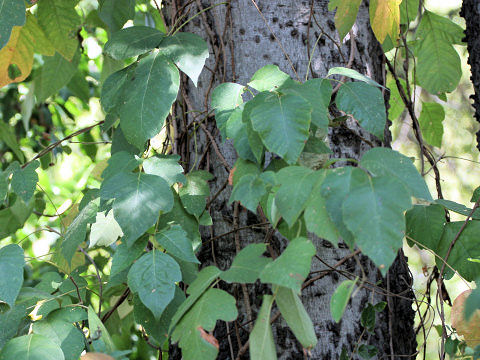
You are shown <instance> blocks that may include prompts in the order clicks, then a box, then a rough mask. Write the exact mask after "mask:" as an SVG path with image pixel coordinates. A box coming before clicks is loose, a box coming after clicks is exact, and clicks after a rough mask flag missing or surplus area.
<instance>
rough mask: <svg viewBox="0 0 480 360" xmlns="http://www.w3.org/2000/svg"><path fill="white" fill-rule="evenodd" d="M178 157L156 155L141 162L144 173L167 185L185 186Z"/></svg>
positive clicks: (184, 178)
mask: <svg viewBox="0 0 480 360" xmlns="http://www.w3.org/2000/svg"><path fill="white" fill-rule="evenodd" d="M179 161H180V156H179V155H157V156H152V157H150V158H148V159H146V160H145V161H144V162H143V169H144V170H145V173H147V174H151V175H156V176H160V177H161V178H163V179H164V180H165V181H166V182H167V183H168V185H173V184H175V183H182V184H185V183H186V182H187V178H186V177H185V175H184V174H183V167H182V165H180V164H179V163H178V162H179Z"/></svg>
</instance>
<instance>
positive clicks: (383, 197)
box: [342, 168, 412, 274]
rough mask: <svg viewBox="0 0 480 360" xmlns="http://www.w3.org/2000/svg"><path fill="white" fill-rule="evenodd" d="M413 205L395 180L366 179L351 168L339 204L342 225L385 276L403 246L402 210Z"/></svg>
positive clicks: (403, 224)
mask: <svg viewBox="0 0 480 360" xmlns="http://www.w3.org/2000/svg"><path fill="white" fill-rule="evenodd" d="M411 206H412V201H411V199H410V194H409V193H408V191H407V189H406V188H405V186H404V185H403V184H402V183H401V182H400V181H399V180H397V179H396V178H395V177H390V176H388V177H386V176H384V177H374V178H371V177H369V176H368V175H367V174H366V173H365V171H363V170H360V169H359V168H354V169H353V171H352V185H351V188H350V193H349V194H348V196H347V197H346V198H345V200H344V202H343V204H342V211H343V219H344V222H345V225H346V226H347V227H348V229H349V230H350V231H351V232H352V234H354V237H355V243H356V244H357V245H358V247H359V248H360V249H361V250H362V252H363V253H364V254H365V255H367V256H368V257H369V258H370V259H372V260H373V262H374V263H375V264H376V265H377V266H378V267H379V268H380V271H381V272H382V274H386V272H387V270H388V268H389V267H390V265H391V264H392V263H393V261H394V260H395V257H396V256H397V252H398V250H399V249H400V248H401V247H402V239H403V237H404V236H405V217H404V215H403V213H404V211H406V210H408V209H409V208H410V207H411Z"/></svg>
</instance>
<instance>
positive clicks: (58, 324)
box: [32, 316, 85, 360]
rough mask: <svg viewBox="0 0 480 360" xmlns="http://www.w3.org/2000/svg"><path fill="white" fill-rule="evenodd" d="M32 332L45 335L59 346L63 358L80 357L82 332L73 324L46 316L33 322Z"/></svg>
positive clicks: (82, 344)
mask: <svg viewBox="0 0 480 360" xmlns="http://www.w3.org/2000/svg"><path fill="white" fill-rule="evenodd" d="M32 329H33V333H34V334H38V335H42V336H45V337H46V338H48V339H50V340H51V341H52V342H54V343H55V344H56V345H58V346H60V348H61V349H62V351H63V355H64V356H65V360H76V359H78V358H79V357H80V354H81V353H82V351H83V349H84V348H85V342H84V339H83V334H82V332H81V331H80V330H79V329H77V328H76V327H75V326H74V325H73V324H71V323H70V322H67V321H62V320H61V319H59V318H51V317H50V316H48V317H47V319H45V320H41V321H36V322H35V323H34V324H33V327H32Z"/></svg>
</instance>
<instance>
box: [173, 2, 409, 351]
mask: <svg viewBox="0 0 480 360" xmlns="http://www.w3.org/2000/svg"><path fill="white" fill-rule="evenodd" d="M218 3H220V1H219V0H218V1H217V0H215V1H213V0H212V1H211V2H210V1H205V0H204V1H201V0H196V1H187V0H171V1H170V2H168V3H167V6H166V8H167V13H168V15H167V22H168V23H169V24H170V25H171V24H173V23H174V22H175V21H176V19H179V17H181V16H182V14H187V13H188V14H187V15H186V16H185V18H183V19H188V18H190V17H192V16H194V15H195V14H197V13H198V12H199V11H201V10H203V9H206V8H208V7H211V6H212V5H214V4H218ZM256 5H258V7H257V6H256ZM327 5H328V1H327V0H315V1H313V2H312V3H311V2H310V1H297V0H268V1H266V0H264V1H260V0H258V1H257V2H256V3H255V2H254V1H253V0H234V1H229V4H228V5H219V6H216V7H213V8H211V9H208V10H207V11H205V12H202V13H201V14H199V15H198V16H196V17H195V18H193V20H192V21H190V22H189V23H188V25H187V26H186V29H188V30H187V31H190V32H194V33H197V34H199V35H200V36H202V37H203V38H204V39H206V40H207V41H208V43H209V47H210V58H209V59H208V61H207V68H206V69H204V71H203V73H202V75H201V77H200V81H199V83H198V87H197V88H195V87H194V86H193V84H192V83H191V82H190V81H187V80H186V79H185V78H184V80H183V89H182V96H181V97H180V99H179V106H177V109H176V111H177V114H181V113H184V110H188V111H196V112H195V113H193V114H198V111H200V112H201V111H207V112H206V113H208V111H210V110H211V109H210V108H209V95H210V94H211V91H212V90H213V88H214V87H215V86H216V85H218V84H219V83H220V82H225V81H235V82H238V83H241V84H246V83H247V82H248V81H249V79H250V77H251V76H252V75H253V74H254V73H255V71H256V70H258V69H259V68H261V67H262V66H264V65H267V64H276V65H278V66H279V67H280V69H281V70H282V71H284V72H287V73H289V74H290V75H291V76H292V77H293V78H294V79H297V80H301V81H304V79H305V76H306V74H307V69H308V67H309V56H311V59H312V60H311V64H310V72H309V78H311V77H324V76H326V74H327V71H328V69H330V68H331V67H334V66H347V64H348V65H349V66H351V67H352V68H354V69H356V70H358V71H360V72H361V73H363V74H366V75H368V76H370V77H372V78H373V79H375V80H376V81H378V82H380V83H384V82H385V81H384V77H385V76H384V66H383V63H382V51H381V48H380V46H379V44H378V42H377V41H376V40H375V38H374V36H373V33H372V31H371V29H370V26H369V20H368V18H369V17H368V7H367V6H366V5H365V4H362V6H361V8H360V12H359V14H358V18H357V22H356V25H355V26H354V28H353V31H352V34H353V35H352V36H351V37H350V36H348V35H347V40H346V41H345V42H344V43H343V44H342V43H341V42H340V41H339V39H338V33H337V32H336V30H335V25H334V20H333V16H334V14H333V13H332V12H329V11H328V10H327ZM183 21H184V20H183ZM180 22H182V20H181V21H180ZM317 39H318V45H317V46H316V49H315V51H314V50H313V49H314V47H315V46H314V44H315V42H316V41H317ZM352 40H353V41H352ZM312 54H313V55H312ZM189 114H192V113H189ZM204 114H205V113H204ZM197 116H198V115H189V116H186V117H184V119H183V120H178V121H177V124H176V125H177V134H178V136H177V137H178V140H179V141H178V143H177V147H176V148H175V149H176V150H177V151H178V153H179V154H180V155H181V156H182V160H183V161H185V163H186V164H188V165H186V166H187V167H190V168H191V167H192V166H199V167H200V168H202V169H206V170H208V171H210V172H212V173H213V174H214V175H215V179H214V181H212V182H211V193H212V196H213V195H214V194H217V193H218V192H219V195H218V196H217V197H216V198H215V200H214V201H213V202H212V204H211V207H210V213H211V216H212V218H213V226H211V227H206V228H204V229H203V231H202V237H203V241H204V245H203V246H202V248H201V252H200V254H199V258H200V260H201V261H202V264H208V263H214V264H216V265H217V266H218V267H219V268H220V269H222V270H225V269H226V268H228V267H229V265H230V263H231V261H232V259H233V258H234V256H235V254H236V252H237V251H238V250H239V248H243V247H245V246H246V245H248V244H251V243H261V242H264V240H265V237H266V236H267V237H269V236H271V235H272V232H269V231H268V230H267V229H263V228H260V229H258V228H257V229H245V230H241V231H239V232H237V234H238V235H237V237H236V236H235V234H231V235H229V236H225V237H222V238H219V239H217V240H215V241H211V242H209V241H208V240H209V239H210V238H211V237H214V236H217V235H219V234H223V233H226V232H228V231H231V230H232V229H233V228H234V227H235V226H238V227H242V226H246V225H252V224H256V223H261V222H262V219H261V218H259V217H257V216H256V215H255V214H252V213H250V212H248V211H247V210H245V209H243V208H241V207H240V210H239V211H235V205H234V204H229V203H228V200H229V197H230V192H231V187H230V186H229V185H226V187H225V189H223V187H224V186H225V184H227V181H228V176H229V172H228V171H227V167H226V166H225V164H224V161H223V160H222V159H221V157H219V155H218V151H219V152H220V153H221V156H222V157H224V159H225V161H226V162H227V163H228V166H229V167H233V164H234V162H235V160H236V153H235V150H234V148H233V146H232V144H231V143H230V142H229V141H227V142H226V143H223V144H222V143H221V139H220V136H219V132H218V131H217V129H216V128H215V121H214V118H213V117H208V118H207V119H206V120H207V121H206V122H205V125H206V128H205V129H208V132H209V134H208V135H207V131H205V129H203V130H199V131H198V132H197V133H196V134H193V133H191V135H192V138H188V139H187V137H186V136H185V126H186V124H188V123H189V122H191V121H193V120H194V119H196V120H200V119H202V116H204V115H200V116H198V117H197ZM180 117H181V116H180ZM210 134H211V135H213V137H214V138H215V139H216V143H217V144H218V149H216V147H215V146H214V145H215V144H212V143H211V138H210V136H209V135H210ZM194 136H195V137H196V141H194V139H193V137H194ZM386 138H387V139H388V138H389V137H386ZM329 141H330V146H331V148H332V150H333V156H334V157H350V158H356V159H358V158H359V157H360V156H361V154H362V153H364V152H365V151H366V150H368V149H369V148H370V147H371V145H372V144H373V145H375V146H382V144H381V143H380V142H379V141H378V140H376V139H375V138H374V137H373V136H371V135H369V134H368V133H366V132H364V131H362V130H361V129H360V128H359V127H358V126H357V125H356V124H354V123H353V122H349V123H348V128H337V129H335V130H334V131H331V132H330V134H329ZM384 145H385V144H384ZM386 145H388V144H386ZM222 189H223V190H222ZM313 241H314V244H315V246H316V248H317V256H316V257H314V259H313V262H312V268H311V271H312V273H313V274H318V273H319V271H322V270H323V271H324V270H330V268H328V267H327V266H326V265H325V264H329V265H330V266H334V265H335V264H336V263H337V262H339V261H340V260H341V259H343V258H344V257H345V256H348V254H350V251H349V250H348V249H347V248H346V246H342V244H340V246H339V247H334V246H332V245H331V244H330V243H329V242H327V241H324V240H322V239H318V238H317V239H313ZM270 243H272V245H273V248H274V251H275V252H276V254H279V253H280V252H281V250H283V248H284V247H285V246H286V243H285V241H284V239H283V238H282V237H281V236H279V235H278V234H277V233H276V232H275V233H274V234H273V236H272V237H271V239H270ZM338 270H339V271H331V272H330V273H329V274H328V275H327V276H325V277H323V278H322V279H320V280H318V281H316V282H313V283H312V284H311V285H310V286H308V287H306V288H305V289H304V291H303V292H302V301H303V303H304V305H305V307H306V309H307V311H308V312H309V314H310V316H311V318H312V320H313V323H314V326H315V331H316V334H317V337H318V339H319V342H318V345H317V346H316V347H315V348H314V349H312V351H311V356H310V357H309V358H311V359H338V358H339V356H340V353H341V352H342V349H343V348H345V349H346V351H347V354H349V356H351V357H352V358H358V355H353V354H352V353H353V352H354V350H355V349H356V348H357V347H358V345H359V344H362V343H368V344H372V345H375V346H376V347H377V348H378V351H379V353H378V358H379V359H380V358H386V357H388V358H389V359H394V358H395V359H396V358H400V355H403V357H402V358H405V356H406V355H407V358H408V355H412V354H414V353H415V350H416V341H415V333H414V330H413V321H414V312H413V310H412V301H411V300H410V299H412V298H413V293H412V292H411V289H410V285H411V283H412V280H411V277H410V274H409V272H408V268H407V265H406V261H405V258H404V257H403V255H402V254H400V255H399V257H398V259H397V260H396V262H395V264H394V265H393V266H392V269H391V271H390V272H389V277H388V278H387V279H390V284H388V283H387V279H383V278H382V276H381V274H380V272H379V271H378V269H377V268H376V267H375V266H374V265H373V263H372V262H371V261H370V260H368V258H366V257H364V256H362V255H360V256H358V257H350V258H349V259H347V260H346V261H344V262H343V264H342V265H340V266H339V267H338ZM348 274H354V275H356V276H359V277H360V278H362V276H363V274H364V275H365V276H366V279H367V281H368V283H366V284H365V287H363V288H362V290H361V291H359V292H358V293H356V295H355V296H354V298H353V299H352V300H351V302H350V303H349V305H348V307H347V310H346V312H345V315H344V317H343V319H342V320H341V322H340V323H338V324H337V323H335V322H334V321H333V320H332V318H331V315H330V308H329V304H330V297H331V295H332V293H333V291H334V290H335V288H336V287H337V285H338V284H339V283H340V282H341V281H343V280H345V279H346V277H345V275H347V276H348ZM313 276H314V275H313ZM313 276H312V277H313ZM379 282H380V283H379ZM375 284H379V285H378V286H375ZM220 286H222V287H224V288H225V289H227V290H228V291H230V292H231V293H232V294H234V296H236V298H237V305H238V308H239V317H238V319H237V321H236V322H234V323H230V324H225V323H220V322H219V323H217V328H216V330H215V337H216V338H217V339H218V340H219V342H220V353H219V357H218V358H219V359H232V358H237V356H238V353H239V350H240V352H242V350H243V351H244V353H243V355H242V356H240V357H239V358H241V359H247V358H249V356H248V351H245V350H246V349H247V347H246V346H245V343H246V341H247V340H248V332H249V330H251V326H252V323H248V324H245V323H247V322H248V321H249V320H251V319H253V320H254V319H255V314H256V311H257V310H258V309H259V307H260V304H261V299H262V297H261V294H263V293H265V292H267V291H268V289H269V287H268V286H266V285H261V284H259V283H257V284H255V285H248V286H247V288H246V290H247V292H248V301H247V299H245V298H244V296H243V294H244V290H245V289H242V287H241V286H239V285H234V286H228V285H225V284H221V285H220ZM379 287H381V288H382V289H383V290H382V289H380V288H379ZM386 291H390V292H392V293H394V294H400V295H399V296H393V297H388V298H386V297H385V296H384V295H383V294H384V293H385V292H386ZM379 301H388V305H389V306H388V307H387V308H386V310H384V311H383V312H382V313H381V314H380V315H379V316H377V326H376V328H375V331H374V333H373V334H368V333H367V332H364V331H363V327H362V326H361V324H360V315H361V312H362V310H363V308H364V307H365V306H366V304H367V303H368V302H372V303H377V302H379ZM249 308H251V312H250V310H249ZM251 313H253V314H251ZM273 326H274V336H275V341H276V345H277V353H278V356H279V359H304V358H305V355H304V353H303V349H302V347H301V345H300V344H299V343H298V342H297V341H296V340H295V337H294V336H293V334H292V333H291V331H290V330H289V328H288V326H287V325H286V324H285V322H284V321H283V320H282V319H281V318H279V319H278V320H276V321H275V323H274V325H273ZM242 348H243V349H242ZM171 356H172V358H180V357H179V355H178V353H177V352H176V351H174V350H173V348H172V354H171Z"/></svg>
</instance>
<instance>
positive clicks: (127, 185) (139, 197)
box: [100, 172, 173, 245]
mask: <svg viewBox="0 0 480 360" xmlns="http://www.w3.org/2000/svg"><path fill="white" fill-rule="evenodd" d="M100 195H101V197H102V199H115V201H114V203H113V214H114V217H115V220H117V222H118V224H119V225H120V227H121V228H122V231H123V234H124V236H125V240H126V242H127V244H128V245H131V244H133V242H134V241H135V240H137V239H138V238H139V237H140V236H141V235H142V234H143V233H144V232H145V231H147V230H148V229H149V228H150V227H151V226H153V225H154V224H155V222H156V221H157V219H158V216H159V215H160V211H163V212H168V211H170V210H171V209H172V207H173V194H172V191H171V189H170V186H169V185H168V183H167V182H166V181H165V180H163V179H162V178H161V177H159V176H155V175H148V174H144V173H136V174H132V173H125V172H121V173H118V174H117V175H115V176H112V177H110V178H108V179H106V180H105V181H104V182H103V183H102V186H101V188H100ZM146 204H148V206H145V205H146Z"/></svg>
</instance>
